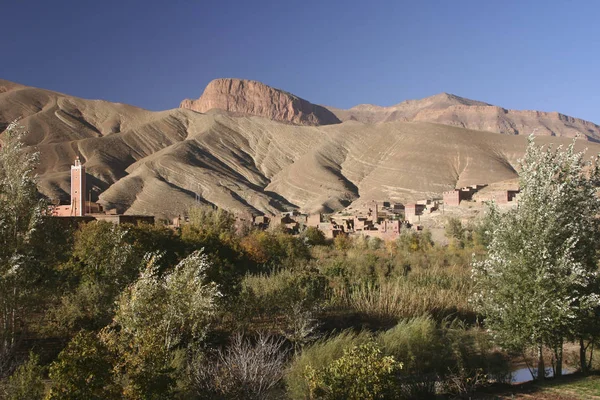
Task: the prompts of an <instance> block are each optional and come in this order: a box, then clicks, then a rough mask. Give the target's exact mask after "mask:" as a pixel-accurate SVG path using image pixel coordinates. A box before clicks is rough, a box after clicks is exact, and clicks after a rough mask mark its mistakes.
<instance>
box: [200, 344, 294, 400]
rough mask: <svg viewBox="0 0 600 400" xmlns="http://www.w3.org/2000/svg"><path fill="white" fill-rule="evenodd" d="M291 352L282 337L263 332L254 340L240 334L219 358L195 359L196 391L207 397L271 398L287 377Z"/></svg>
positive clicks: (217, 355)
mask: <svg viewBox="0 0 600 400" xmlns="http://www.w3.org/2000/svg"><path fill="white" fill-rule="evenodd" d="M288 352H289V351H288V349H286V348H285V347H284V342H283V340H282V339H277V338H275V337H272V336H269V335H266V334H262V333H259V334H258V337H257V338H256V340H255V341H254V342H252V341H251V340H249V339H244V338H243V336H242V335H241V334H237V335H235V336H234V338H233V340H232V342H231V344H230V345H229V346H228V347H227V349H226V350H224V351H219V352H218V353H217V354H216V356H215V357H212V358H210V357H209V358H206V357H203V356H200V357H197V358H196V360H194V362H193V364H192V367H191V373H192V382H193V384H194V386H195V389H196V394H197V395H198V396H199V397H201V398H207V399H214V398H226V399H249V400H252V399H257V400H259V399H260V400H262V399H268V398H270V397H271V395H272V390H273V388H275V387H276V386H277V384H279V382H280V381H281V378H282V377H283V371H284V364H285V361H286V358H287V354H288Z"/></svg>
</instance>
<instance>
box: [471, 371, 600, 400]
mask: <svg viewBox="0 0 600 400" xmlns="http://www.w3.org/2000/svg"><path fill="white" fill-rule="evenodd" d="M494 392H495V393H494ZM473 398H475V399H500V400H505V399H523V400H525V399H529V400H541V399H548V400H600V374H598V373H597V374H594V375H588V376H585V375H581V374H574V375H566V376H563V377H561V378H557V379H549V380H546V381H544V382H539V383H538V382H527V383H523V384H521V385H515V386H512V387H510V389H506V387H504V388H502V389H493V390H492V391H491V392H488V393H478V394H476V395H475V396H474V397H473Z"/></svg>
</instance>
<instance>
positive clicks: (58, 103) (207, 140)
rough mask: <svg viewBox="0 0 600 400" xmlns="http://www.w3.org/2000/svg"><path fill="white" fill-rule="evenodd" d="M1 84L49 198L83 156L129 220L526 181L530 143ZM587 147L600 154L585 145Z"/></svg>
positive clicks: (428, 127)
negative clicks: (157, 108)
mask: <svg viewBox="0 0 600 400" xmlns="http://www.w3.org/2000/svg"><path fill="white" fill-rule="evenodd" d="M0 87H4V88H5V89H3V90H2V92H1V93H0V128H2V129H3V128H4V127H5V126H6V125H7V124H8V123H9V122H10V121H11V120H13V119H15V118H18V117H20V118H21V124H22V125H24V126H25V127H26V128H27V129H28V130H29V132H30V133H29V134H28V135H27V137H26V143H27V144H28V145H30V146H31V147H32V148H36V149H38V150H39V151H40V153H41V165H40V168H39V175H40V190H41V191H42V192H43V193H44V194H46V195H47V196H49V197H50V198H54V199H56V198H60V199H63V200H68V196H67V193H68V190H69V180H68V177H69V166H70V165H71V163H72V162H73V159H74V158H75V156H76V155H79V156H80V157H82V160H83V162H84V164H85V166H86V168H87V172H88V173H89V175H90V178H89V180H88V182H89V183H90V186H93V190H94V192H93V197H94V198H95V197H96V196H97V195H99V199H100V202H101V203H103V204H105V205H106V206H107V208H117V209H118V210H119V211H122V212H127V213H151V214H156V215H164V216H173V215H177V214H181V213H185V211H186V210H187V209H188V207H190V206H191V205H193V204H194V202H195V201H196V195H198V196H199V197H200V201H201V202H204V203H210V204H215V205H217V206H220V207H224V208H227V209H230V210H234V211H244V212H252V213H259V212H265V213H276V212H277V211H278V210H284V209H290V208H299V209H302V210H304V211H307V212H312V211H318V210H322V211H330V210H335V209H339V208H341V207H343V206H345V205H348V204H350V203H353V202H362V201H366V200H371V199H380V200H383V199H389V200H392V201H408V200H417V199H421V198H424V197H431V196H437V195H439V194H440V193H441V192H442V191H444V190H448V189H451V188H454V187H460V186H464V185H468V184H475V183H492V182H499V181H504V180H506V179H513V178H515V177H516V172H515V166H516V161H517V159H518V158H519V157H521V156H522V154H523V151H524V149H525V146H526V141H527V138H526V137H525V136H510V135H499V134H497V133H490V132H481V131H473V130H467V129H464V128H460V127H451V126H446V125H440V124H433V123H427V122H401V121H393V122H389V123H384V124H365V123H360V122H356V121H348V122H344V123H341V124H333V125H321V126H299V125H293V124H289V123H281V122H276V121H272V120H269V119H265V118H261V117H255V116H232V115H226V114H218V113H216V114H215V113H210V114H201V113H197V112H194V111H191V110H186V109H173V110H167V111H161V112H150V111H147V110H143V109H140V108H136V107H132V106H127V105H124V104H115V103H109V102H105V101H96V100H83V99H79V98H75V97H72V96H67V95H64V94H60V93H55V92H50V91H46V90H42V89H35V88H31V87H26V86H22V85H17V84H12V83H10V82H6V81H0ZM537 140H539V141H540V142H542V143H551V142H553V143H561V144H566V143H569V142H570V139H566V138H556V137H547V136H545V137H540V138H538V139H537ZM577 146H578V147H579V148H583V147H584V146H586V147H588V148H589V149H590V151H593V152H598V151H600V145H597V144H595V143H589V142H586V141H583V140H580V141H578V143H577ZM88 189H90V188H88Z"/></svg>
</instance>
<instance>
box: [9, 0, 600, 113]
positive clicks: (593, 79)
mask: <svg viewBox="0 0 600 400" xmlns="http://www.w3.org/2000/svg"><path fill="white" fill-rule="evenodd" d="M0 2H1V8H0V12H1V14H2V22H1V28H2V33H1V36H0V49H1V51H2V54H1V55H0V78H3V79H8V80H11V81H16V82H19V83H22V84H26V85H31V86H37V87H42V88H46V89H51V90H56V91H59V92H64V93H68V94H71V95H75V96H79V97H84V98H91V99H98V98H99V99H106V100H110V101H116V102H122V103H128V104H133V105H136V106H140V107H144V108H147V109H151V110H163V109H168V108H174V107H177V106H178V105H179V102H180V101H181V100H182V99H183V98H188V97H192V98H197V97H199V96H200V94H201V93H202V90H203V89H204V87H205V86H206V84H207V83H208V82H209V81H210V80H212V79H214V78H220V77H236V78H246V79H255V80H259V81H262V82H264V83H266V84H269V85H271V86H275V87H278V88H281V89H284V90H287V91H289V92H292V93H294V94H296V95H298V96H300V97H303V98H305V99H307V100H310V101H312V102H314V103H318V104H326V105H332V106H336V107H343V108H348V107H351V106H353V105H356V104H359V103H372V104H379V105H392V104H396V103H398V102H400V101H402V100H406V99H415V98H422V97H426V96H430V95H433V94H436V93H439V92H449V93H454V94H457V95H460V96H463V97H468V98H472V99H476V100H482V101H486V102H489V103H493V104H497V105H500V106H503V107H506V108H516V109H536V110H543V111H560V112H563V113H565V114H568V115H572V116H575V117H580V118H584V119H588V120H591V121H594V122H596V123H600V79H599V76H598V73H599V72H600V51H599V50H600V23H598V17H599V16H600V1H576V0H575V1H558V0H545V1H537V0H520V1H517V0H514V1H483V0H478V1H467V0H464V1H462V0H454V1H448V0H439V1H425V0H424V1H399V0H387V1H375V0H371V1H350V0H346V1H327V0H321V1H312V0H303V1H285V0H278V1H259V0H253V1H250V0H237V1H234V0H214V1H211V0H172V1H166V0H165V1H160V2H159V1H151V0H146V1H137V0H122V1H113V0H102V1H87V0H78V1H71V0H65V1H61V0H56V1H47V0H44V1H41V0H38V1H31V0H12V1H11V0H1V1H0Z"/></svg>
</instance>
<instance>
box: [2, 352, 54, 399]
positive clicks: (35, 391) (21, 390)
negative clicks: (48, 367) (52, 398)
mask: <svg viewBox="0 0 600 400" xmlns="http://www.w3.org/2000/svg"><path fill="white" fill-rule="evenodd" d="M44 392H45V388H44V367H42V366H40V364H39V357H38V355H37V354H35V353H29V359H28V360H27V361H26V362H25V363H24V364H21V365H20V366H19V367H18V368H17V370H16V371H15V372H14V373H13V374H12V376H11V377H10V378H9V380H8V384H7V385H6V388H5V393H4V396H5V397H4V398H6V399H7V400H22V399H30V400H41V399H42V398H43V397H44Z"/></svg>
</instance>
